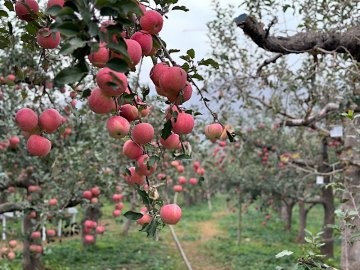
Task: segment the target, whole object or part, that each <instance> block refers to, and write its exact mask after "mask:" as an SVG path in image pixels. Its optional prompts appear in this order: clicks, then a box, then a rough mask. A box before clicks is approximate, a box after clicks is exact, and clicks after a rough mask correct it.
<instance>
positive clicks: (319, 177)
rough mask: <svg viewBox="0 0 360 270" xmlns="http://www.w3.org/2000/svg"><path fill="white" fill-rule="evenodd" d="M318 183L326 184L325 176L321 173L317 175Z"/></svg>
mask: <svg viewBox="0 0 360 270" xmlns="http://www.w3.org/2000/svg"><path fill="white" fill-rule="evenodd" d="M316 184H318V185H322V184H324V176H321V175H318V176H316Z"/></svg>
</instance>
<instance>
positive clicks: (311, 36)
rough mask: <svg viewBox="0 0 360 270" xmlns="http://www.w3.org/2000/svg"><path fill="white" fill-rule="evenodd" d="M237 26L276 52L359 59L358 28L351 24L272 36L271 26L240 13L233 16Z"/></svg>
mask: <svg viewBox="0 0 360 270" xmlns="http://www.w3.org/2000/svg"><path fill="white" fill-rule="evenodd" d="M235 23H236V25H237V26H238V27H240V28H242V29H243V31H244V33H245V34H246V35H247V36H249V37H250V38H251V39H252V40H253V41H254V42H255V43H256V44H257V45H258V46H259V47H261V48H263V49H265V50H267V51H270V52H275V53H281V54H284V55H285V54H299V53H304V52H315V53H321V54H323V53H327V52H328V53H330V52H337V53H350V54H351V55H352V57H354V58H355V59H356V60H357V61H360V27H359V26H354V27H352V28H350V29H347V30H346V31H343V32H340V31H337V30H329V31H326V32H311V31H308V32H302V33H297V34H295V35H293V36H287V37H282V36H272V35H270V34H269V30H270V29H264V25H263V24H262V23H260V22H258V21H257V20H256V19H255V18H254V17H252V16H248V15H247V14H242V15H240V16H239V17H237V18H236V19H235Z"/></svg>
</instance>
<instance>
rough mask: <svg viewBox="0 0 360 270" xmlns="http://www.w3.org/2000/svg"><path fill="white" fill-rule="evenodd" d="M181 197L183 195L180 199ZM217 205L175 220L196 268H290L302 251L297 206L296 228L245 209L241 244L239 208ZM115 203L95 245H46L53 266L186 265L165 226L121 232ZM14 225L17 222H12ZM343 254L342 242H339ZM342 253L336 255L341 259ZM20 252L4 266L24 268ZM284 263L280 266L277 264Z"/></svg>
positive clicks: (314, 225) (127, 269) (123, 268)
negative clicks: (156, 233)
mask: <svg viewBox="0 0 360 270" xmlns="http://www.w3.org/2000/svg"><path fill="white" fill-rule="evenodd" d="M180 202H181V200H180ZM213 205H214V209H212V210H209V209H208V206H207V204H205V203H204V204H201V205H195V206H190V207H183V218H182V220H181V221H180V223H179V224H177V225H176V226H174V229H175V231H176V233H177V235H178V238H179V240H180V242H181V244H182V245H183V248H184V250H185V252H186V254H187V256H188V258H189V260H190V262H191V264H192V266H193V269H194V270H215V269H216V270H230V269H235V270H237V269H241V270H262V269H264V270H265V269H276V267H277V266H282V267H284V269H290V267H292V266H293V265H294V263H295V262H296V256H301V245H298V244H296V243H295V239H296V229H297V220H296V217H297V210H295V213H294V218H293V231H292V232H291V233H286V232H284V231H283V223H282V221H281V220H280V219H279V218H278V217H277V216H276V213H273V212H272V211H270V213H271V215H272V217H271V219H270V220H269V221H267V223H266V225H262V224H261V223H262V222H263V221H264V220H265V216H266V215H267V214H269V212H268V211H265V212H260V211H259V210H257V209H256V207H255V205H254V206H252V207H250V208H249V210H248V211H247V212H245V211H244V215H243V231H242V239H241V244H240V245H239V246H237V245H236V228H237V210H236V208H235V207H234V209H232V210H228V209H227V208H226V204H225V198H224V197H222V196H218V198H215V199H214V200H213ZM112 207H113V206H112V205H110V204H107V205H106V207H105V208H104V210H105V211H104V212H105V213H104V219H103V223H105V224H108V226H107V229H108V231H107V232H106V233H105V234H104V235H103V236H100V237H99V239H98V242H97V244H96V246H95V247H90V248H87V249H84V248H82V246H81V243H80V241H79V237H78V236H76V237H73V238H70V239H65V240H64V241H62V242H61V243H60V242H59V241H57V242H55V243H52V244H50V245H48V246H47V247H46V250H45V252H46V255H45V256H44V261H45V264H46V266H47V268H48V269H49V270H83V269H87V270H137V269H138V270H143V269H144V270H145V269H146V270H186V266H185V264H184V262H183V261H182V259H181V257H180V255H179V252H178V250H177V248H176V245H175V243H174V241H173V240H172V238H171V234H170V232H169V230H168V229H167V228H165V229H164V230H163V231H162V232H161V236H160V239H159V241H158V242H156V241H154V240H153V239H149V238H146V236H145V235H144V233H142V232H139V231H138V229H139V227H138V226H136V225H135V224H134V225H133V226H132V229H131V230H130V233H129V235H128V236H123V235H121V231H122V227H123V225H124V221H125V220H124V218H122V219H120V220H117V221H115V222H114V220H113V219H112V218H111V211H112ZM321 215H322V211H321V207H315V208H314V209H313V210H312V211H311V212H310V216H309V226H308V229H309V230H311V231H313V232H316V231H319V230H320V229H321V218H319V217H321ZM14 226H17V225H16V224H14ZM284 249H287V250H291V251H294V252H295V253H294V256H290V257H285V258H283V259H276V258H275V255H276V254H277V253H279V252H281V251H282V250H284ZM336 250H337V254H339V242H337V249H336ZM338 260H339V258H338V256H337V257H336V258H335V261H334V262H335V264H337V262H338ZM20 263H21V258H20V255H18V257H17V259H16V261H15V262H12V263H7V262H6V261H5V260H0V269H1V270H8V269H9V270H12V269H21V267H20ZM279 269H280V268H279Z"/></svg>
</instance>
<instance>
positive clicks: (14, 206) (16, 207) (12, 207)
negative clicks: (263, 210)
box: [0, 201, 30, 214]
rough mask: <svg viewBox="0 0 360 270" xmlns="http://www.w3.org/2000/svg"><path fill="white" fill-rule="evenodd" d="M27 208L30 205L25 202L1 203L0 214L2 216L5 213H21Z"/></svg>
mask: <svg viewBox="0 0 360 270" xmlns="http://www.w3.org/2000/svg"><path fill="white" fill-rule="evenodd" d="M29 206H30V203H29V202H26V201H24V202H17V203H3V204H0V214H3V213H5V212H14V211H22V210H24V209H25V208H27V207H29Z"/></svg>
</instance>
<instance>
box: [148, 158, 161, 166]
mask: <svg viewBox="0 0 360 270" xmlns="http://www.w3.org/2000/svg"><path fill="white" fill-rule="evenodd" d="M159 161H160V157H159V156H157V155H153V156H151V157H150V158H149V161H148V163H147V165H148V169H150V168H151V167H153V166H154V165H155V163H157V162H159Z"/></svg>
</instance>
